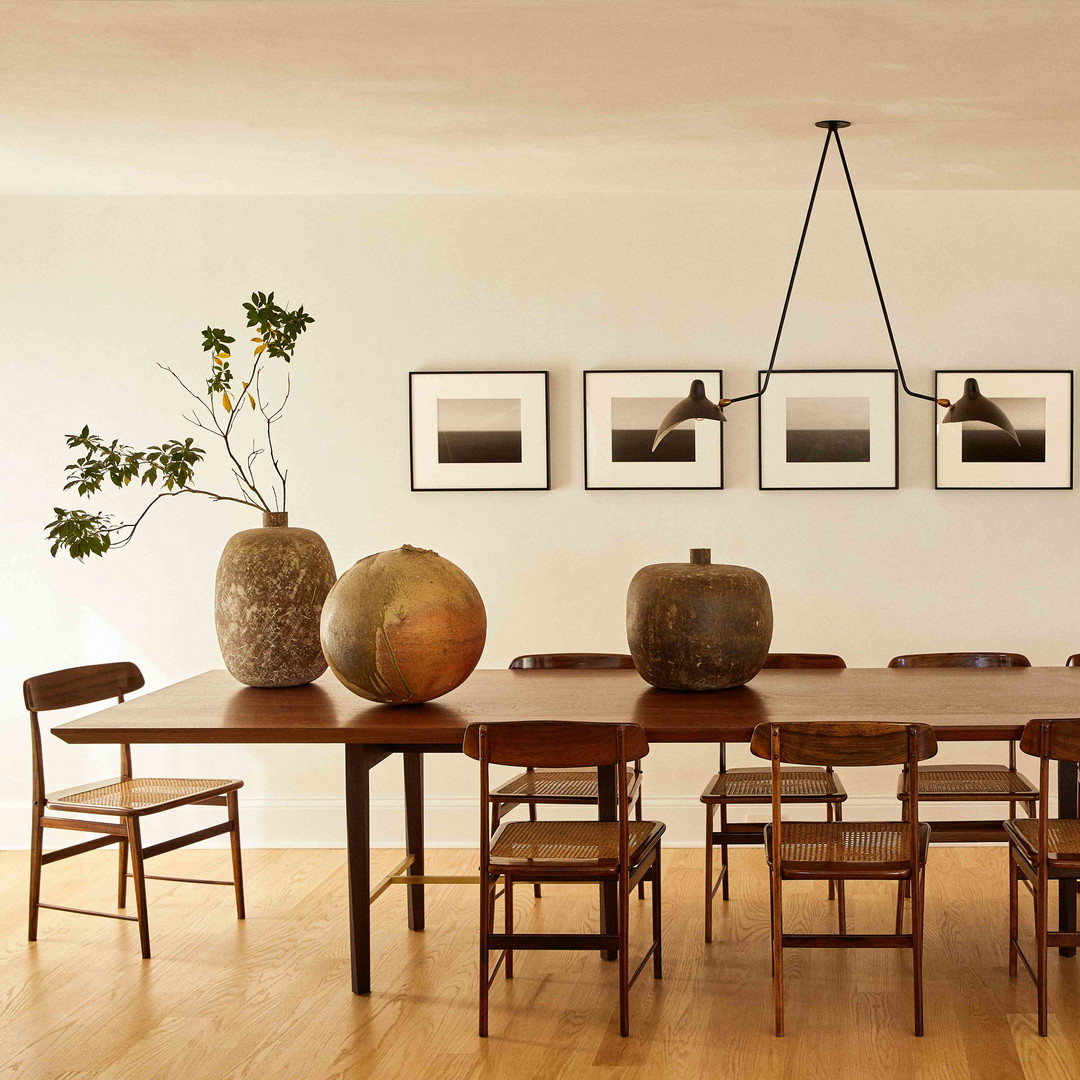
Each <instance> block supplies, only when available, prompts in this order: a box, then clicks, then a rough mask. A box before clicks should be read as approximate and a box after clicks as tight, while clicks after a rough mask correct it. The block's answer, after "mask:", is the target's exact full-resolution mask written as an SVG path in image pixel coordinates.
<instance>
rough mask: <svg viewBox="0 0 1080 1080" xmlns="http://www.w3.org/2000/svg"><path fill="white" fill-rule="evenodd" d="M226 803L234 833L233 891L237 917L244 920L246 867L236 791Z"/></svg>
mask: <svg viewBox="0 0 1080 1080" xmlns="http://www.w3.org/2000/svg"><path fill="white" fill-rule="evenodd" d="M225 802H226V804H227V805H228V810H229V821H231V822H232V832H231V833H229V843H230V845H231V847H232V876H233V889H234V891H235V893H236V917H237V918H238V919H242V918H244V914H245V913H244V865H243V862H242V861H241V855H240V802H239V799H238V798H237V794H236V792H235V791H229V792H226V794H225Z"/></svg>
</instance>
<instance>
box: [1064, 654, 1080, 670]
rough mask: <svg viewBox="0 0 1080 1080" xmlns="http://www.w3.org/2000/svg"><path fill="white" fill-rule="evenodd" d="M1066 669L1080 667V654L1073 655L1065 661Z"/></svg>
mask: <svg viewBox="0 0 1080 1080" xmlns="http://www.w3.org/2000/svg"><path fill="white" fill-rule="evenodd" d="M1065 666H1066V667H1080V653H1073V654H1072V656H1070V657H1069V659H1068V660H1066V661H1065Z"/></svg>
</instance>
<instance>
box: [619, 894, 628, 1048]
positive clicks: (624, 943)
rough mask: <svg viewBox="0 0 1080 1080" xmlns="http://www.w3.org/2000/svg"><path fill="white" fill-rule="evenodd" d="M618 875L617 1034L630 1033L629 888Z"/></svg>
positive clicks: (625, 1035)
mask: <svg viewBox="0 0 1080 1080" xmlns="http://www.w3.org/2000/svg"><path fill="white" fill-rule="evenodd" d="M626 883H627V878H625V877H623V876H621V875H620V877H619V1034H620V1035H621V1036H622V1037H623V1038H624V1039H625V1038H626V1037H627V1036H628V1035H629V1034H630V890H629V889H628V888H626Z"/></svg>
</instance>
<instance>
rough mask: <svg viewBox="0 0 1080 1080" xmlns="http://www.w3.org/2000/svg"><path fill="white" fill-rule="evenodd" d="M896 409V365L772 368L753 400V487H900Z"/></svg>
mask: <svg viewBox="0 0 1080 1080" xmlns="http://www.w3.org/2000/svg"><path fill="white" fill-rule="evenodd" d="M764 379H765V372H764V371H761V372H758V386H759V388H760V386H761V385H762V383H763V382H764ZM897 415H898V403H897V379H896V372H895V371H894V370H884V371H881V370H876V369H866V368H859V369H856V370H852V371H775V370H774V371H773V373H772V377H771V378H770V380H769V388H768V390H767V391H766V392H765V393H764V394H763V395H762V396H761V397H759V398H758V486H759V487H760V488H761V489H762V490H763V491H791V490H797V489H799V490H818V491H833V490H837V489H840V488H860V489H870V488H896V487H899V476H900V474H899V468H898V460H899V453H898V449H899V447H898V424H897Z"/></svg>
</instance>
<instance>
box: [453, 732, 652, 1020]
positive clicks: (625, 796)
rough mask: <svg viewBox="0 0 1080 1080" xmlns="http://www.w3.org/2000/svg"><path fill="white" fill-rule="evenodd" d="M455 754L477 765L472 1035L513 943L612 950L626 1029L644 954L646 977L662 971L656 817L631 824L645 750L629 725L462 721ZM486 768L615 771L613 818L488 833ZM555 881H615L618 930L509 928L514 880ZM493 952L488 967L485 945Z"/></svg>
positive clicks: (509, 966) (514, 824)
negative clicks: (645, 941)
mask: <svg viewBox="0 0 1080 1080" xmlns="http://www.w3.org/2000/svg"><path fill="white" fill-rule="evenodd" d="M462 749H463V751H464V752H465V753H466V754H468V756H469V757H471V758H474V759H476V760H477V761H479V762H480V1035H481V1036H486V1035H487V1033H488V995H489V991H490V988H491V984H492V982H493V980H494V978H495V976H496V975H497V974H498V970H499V965H500V964H505V972H506V977H507V978H508V979H510V978H512V977H513V974H514V951H515V949H529V950H539V949H557V950H564V949H600V950H604V951H607V952H611V951H614V952H617V953H618V961H619V972H618V978H619V1034H620V1035H623V1036H626V1035H629V1034H630V997H629V995H630V987H631V986H633V984H634V982H635V981H636V980H637V977H638V975H640V974H641V972H642V970H643V969H644V967H645V965H646V963H648V960H649V958H650V957H652V961H653V978H655V979H659V978H661V977H662V974H663V960H662V945H661V940H662V932H661V920H660V892H661V890H660V837H661V836H662V835H663V832H664V826H663V824H661V823H660V822H656V821H631V820H630V778H629V773H630V769H629V768H628V761H630V760H640V759H641V758H643V757H644V756H645V755H646V754H647V753H648V752H649V743H648V740H647V739H646V737H645V732H644V730H643V729H642V728H641V727H639V726H638V725H637V724H603V723H589V722H585V721H580V722H574V721H544V720H518V721H509V722H506V723H496V724H470V725H469V726H468V727H467V728H466V730H465V740H464V743H463V745H462ZM490 765H514V766H530V765H531V766H535V767H545V768H547V767H550V768H565V769H570V768H572V769H586V768H591V769H593V770H597V769H600V768H611V767H613V768H614V771H615V774H616V776H615V780H616V792H617V802H618V816H617V820H615V821H595V820H593V821H508V822H504V823H503V824H501V825H500V826H499V828H498V829H497V830H496V831H495V833H494V835H492V834H491V832H490V831H489V829H488V822H489V814H490V812H491V806H492V802H493V793H492V792H491V790H490V786H489V766H490ZM500 878H501V880H502V882H503V890H504V899H505V909H504V910H505V914H504V930H503V933H501V934H497V933H495V930H494V919H495V899H496V896H495V889H496V886H497V884H498V882H499V880H500ZM646 878H648V879H649V881H650V882H651V892H652V944H651V945H650V947H649V949H648V950H647V951H646V953H645V956H644V958H643V959H642V961H641V962H640V964H639V965H638V966H637V968H636V969H635V971H634V973H633V974H632V975H631V974H630V967H629V933H630V930H629V925H630V924H629V919H630V909H629V899H630V890H631V889H632V888H633V887H634V886H635V885H636V884H637V883H638V882H640V881H642V880H644V879H646ZM544 881H546V882H560V883H567V882H573V883H585V882H593V883H600V884H610V883H615V884H616V886H617V890H616V891H617V916H616V921H617V924H618V929H617V932H616V933H614V934H613V933H610V932H609V933H600V934H580V933H578V934H554V933H544V934H534V933H516V932H515V931H514V885H515V884H516V883H517V882H531V883H537V882H544ZM492 949H499V950H501V953H500V955H499V958H498V959H497V960H496V962H495V966H494V968H491V967H490V950H492Z"/></svg>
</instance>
